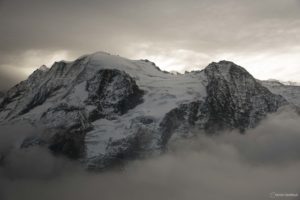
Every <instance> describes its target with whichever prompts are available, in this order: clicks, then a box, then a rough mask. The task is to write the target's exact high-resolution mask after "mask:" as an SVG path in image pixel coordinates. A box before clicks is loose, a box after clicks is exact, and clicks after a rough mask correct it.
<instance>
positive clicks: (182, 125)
mask: <svg viewBox="0 0 300 200" xmlns="http://www.w3.org/2000/svg"><path fill="white" fill-rule="evenodd" d="M285 105H289V102H288V101H287V100H286V99H285V98H284V97H282V96H281V95H277V94H273V93H272V92H270V90H269V89H267V87H265V86H263V84H261V82H259V81H257V80H256V79H255V78H254V77H253V76H252V75H251V74H249V73H248V72H247V71H246V70H245V69H244V68H242V67H241V66H238V65H236V64H234V63H233V62H229V61H220V62H218V63H216V62H212V63H211V64H209V65H208V66H207V67H206V68H205V69H203V70H200V71H194V72H190V73H186V74H177V75H174V74H172V73H168V72H164V71H162V70H161V69H160V68H159V67H157V66H156V65H155V64H154V63H153V62H151V61H148V60H129V59H126V58H122V57H120V56H113V55H110V54H107V53H102V52H101V53H99V52H98V53H94V54H90V55H85V56H82V57H80V58H78V59H76V60H75V61H73V62H66V61H60V62H55V63H54V64H53V65H52V67H51V68H46V67H42V68H41V69H38V70H36V71H35V72H34V73H33V74H31V75H30V76H29V78H28V79H27V80H25V81H22V82H21V83H19V84H17V85H16V86H14V87H13V88H11V89H10V90H9V91H8V92H7V93H6V94H5V98H4V99H3V101H2V103H1V104H0V119H1V123H0V125H1V124H2V125H4V124H17V123H20V122H28V123H29V124H32V125H33V126H43V127H44V128H45V131H44V132H43V133H41V134H39V135H37V136H35V137H32V138H27V139H26V140H24V142H23V144H22V145H21V146H22V148H26V147H28V148H29V147H30V146H32V145H33V144H39V145H42V146H45V147H47V148H49V149H50V150H52V151H53V152H54V153H59V154H63V155H66V156H68V157H70V158H73V159H79V160H81V161H82V162H83V163H84V165H85V166H86V167H87V168H90V169H102V168H106V167H109V166H112V165H115V164H118V163H122V162H123V161H126V160H128V159H133V158H139V157H143V156H146V155H151V154H153V153H161V152H163V150H164V149H165V148H167V145H168V142H169V141H170V140H173V139H176V138H185V137H191V136H193V135H194V134H195V132H194V131H193V130H202V131H204V132H206V133H208V134H212V133H215V132H217V131H218V130H224V129H225V130H226V129H227V130H233V129H238V130H240V131H241V132H243V131H245V130H246V129H249V128H253V127H255V126H257V124H258V123H259V122H260V121H261V120H262V119H264V118H265V117H266V116H267V115H268V114H269V113H273V112H276V111H277V110H278V109H279V108H280V107H282V106H285Z"/></svg>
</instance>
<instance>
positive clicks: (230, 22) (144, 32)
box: [0, 0, 300, 80]
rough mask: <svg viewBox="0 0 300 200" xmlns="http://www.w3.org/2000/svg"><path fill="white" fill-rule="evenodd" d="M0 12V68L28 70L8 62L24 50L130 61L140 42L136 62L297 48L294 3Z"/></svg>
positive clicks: (205, 2)
mask: <svg viewBox="0 0 300 200" xmlns="http://www.w3.org/2000/svg"><path fill="white" fill-rule="evenodd" d="M0 11H1V12H0V25H1V26H0V32H1V39H0V66H2V68H3V67H6V68H10V67H11V66H13V67H15V68H16V67H17V66H19V67H24V66H25V67H29V66H28V65H29V63H28V62H27V61H26V60H25V61H24V62H23V63H16V62H15V61H16V60H19V57H20V55H22V54H24V53H26V52H27V51H31V50H36V51H48V52H53V53H55V52H56V51H62V50H64V51H68V52H70V55H72V56H70V57H68V59H69V58H72V59H73V58H75V57H76V56H80V55H81V54H85V53H90V52H94V51H99V50H103V51H108V52H110V53H113V54H119V55H122V56H125V57H130V58H136V56H137V55H139V52H138V51H137V50H138V47H137V46H139V45H140V44H147V45H148V48H144V49H143V51H144V52H145V53H144V54H143V56H147V55H151V52H153V51H156V50H157V49H160V51H158V52H157V53H156V55H160V54H164V53H165V52H170V50H174V49H185V50H188V51H191V52H194V53H201V54H205V55H206V56H207V57H208V58H210V59H213V58H216V57H217V55H222V54H240V53H243V54H244V55H249V54H251V53H263V52H274V51H279V52H280V53H283V52H289V51H290V49H291V48H292V47H294V46H299V44H300V38H299V35H300V34H299V32H300V28H299V27H300V26H299V23H300V14H299V1H296V0H286V1H281V0H263V1H258V0H254V1H253V0H252V1H250V0H246V1H238V0H212V1H211V0H210V1H209V0H202V1H195V0H187V1H184V2H183V1H180V0H163V1H145V0H144V1H140V0H125V1H124V0H123V1H121V0H112V1H104V0H98V1H96V0H92V1H82V0H75V1H70V0H63V1H45V0H42V1H37V0H29V1H20V0H3V1H2V3H1V4H0ZM155 49H156V50H155ZM166 54H167V53H166ZM169 56H170V57H171V56H174V55H169ZM44 59H45V62H47V57H44ZM197 60H201V57H199V58H198V59H197ZM154 61H155V60H154ZM211 61H212V60H209V61H208V59H207V60H204V61H202V62H201V63H200V61H197V63H194V65H197V64H204V63H205V64H206V63H208V62H211ZM183 63H186V65H190V64H191V62H187V61H186V60H183ZM38 64H39V65H42V64H44V63H40V62H38ZM31 67H36V66H31ZM161 67H164V66H161ZM2 71H3V70H0V73H2ZM22 77H23V78H25V76H24V75H23V76H22ZM14 79H16V78H15V77H14V78H13V79H12V80H14ZM17 79H18V80H20V77H17Z"/></svg>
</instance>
